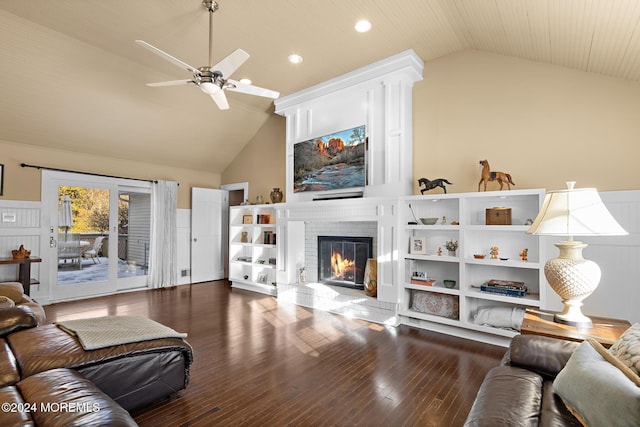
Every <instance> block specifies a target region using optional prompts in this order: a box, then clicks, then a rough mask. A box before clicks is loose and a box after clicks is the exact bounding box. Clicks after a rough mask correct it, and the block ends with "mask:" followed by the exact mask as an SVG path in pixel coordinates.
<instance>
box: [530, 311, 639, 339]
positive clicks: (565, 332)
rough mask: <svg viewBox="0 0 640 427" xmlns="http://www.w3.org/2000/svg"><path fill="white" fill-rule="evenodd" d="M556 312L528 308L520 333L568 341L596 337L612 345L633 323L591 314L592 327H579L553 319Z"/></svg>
mask: <svg viewBox="0 0 640 427" xmlns="http://www.w3.org/2000/svg"><path fill="white" fill-rule="evenodd" d="M554 314H555V313H552V312H547V311H541V310H537V309H533V308H528V309H527V310H526V311H525V314H524V320H523V321H522V328H521V330H520V333H521V334H523V335H527V334H529V335H543V336H546V337H552V338H560V339H563V340H568V341H584V340H585V339H587V338H594V339H595V340H597V341H598V342H599V343H600V344H602V345H603V346H604V347H607V348H609V347H611V345H612V344H613V343H615V342H616V340H617V339H618V338H619V337H620V335H622V333H623V332H624V331H625V330H627V329H628V328H629V327H630V326H631V323H629V322H628V321H626V320H621V319H610V318H607V317H596V316H589V317H590V318H591V322H592V323H593V325H592V326H591V327H577V326H570V325H564V324H562V323H556V322H554V321H553V315H554Z"/></svg>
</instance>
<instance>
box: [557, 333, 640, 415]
mask: <svg viewBox="0 0 640 427" xmlns="http://www.w3.org/2000/svg"><path fill="white" fill-rule="evenodd" d="M553 391H554V392H555V393H556V394H557V395H559V396H560V397H561V398H562V401H563V402H564V404H565V405H566V406H567V408H569V410H570V411H571V412H572V413H573V414H574V415H575V416H576V418H578V419H579V420H580V421H581V422H582V423H583V424H585V425H589V426H593V427H596V426H608V427H615V426H634V425H637V422H638V420H640V387H638V386H637V385H635V384H634V383H633V382H632V381H631V380H630V379H629V378H627V376H625V374H624V373H623V372H622V371H621V370H620V369H618V368H617V367H616V366H614V365H612V364H611V363H609V362H608V361H607V360H606V359H605V358H604V357H602V355H600V353H598V351H596V349H595V348H594V347H593V345H592V344H591V343H589V342H587V341H585V342H583V343H582V344H580V345H579V346H578V348H577V349H576V351H575V352H574V353H573V355H572V356H571V358H570V359H569V361H568V362H567V364H566V365H565V367H564V368H563V369H562V370H561V371H560V372H559V373H558V376H557V377H556V379H555V380H554V382H553Z"/></svg>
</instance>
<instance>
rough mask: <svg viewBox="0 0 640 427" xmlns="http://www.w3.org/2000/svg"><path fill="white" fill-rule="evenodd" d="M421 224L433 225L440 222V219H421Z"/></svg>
mask: <svg viewBox="0 0 640 427" xmlns="http://www.w3.org/2000/svg"><path fill="white" fill-rule="evenodd" d="M420 222H422V223H423V224H424V225H433V224H435V223H436V222H438V218H420Z"/></svg>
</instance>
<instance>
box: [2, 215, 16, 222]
mask: <svg viewBox="0 0 640 427" xmlns="http://www.w3.org/2000/svg"><path fill="white" fill-rule="evenodd" d="M2 222H16V214H14V213H3V214H2Z"/></svg>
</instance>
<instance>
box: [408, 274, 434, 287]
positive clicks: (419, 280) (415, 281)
mask: <svg viewBox="0 0 640 427" xmlns="http://www.w3.org/2000/svg"><path fill="white" fill-rule="evenodd" d="M434 282H435V279H430V278H428V277H424V276H411V284H412V285H422V286H433V284H434Z"/></svg>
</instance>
